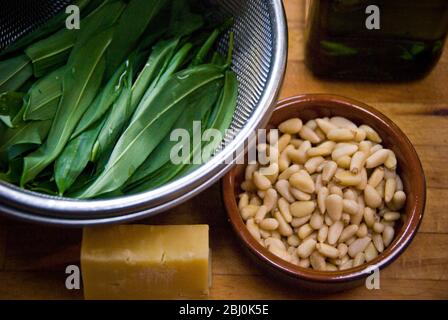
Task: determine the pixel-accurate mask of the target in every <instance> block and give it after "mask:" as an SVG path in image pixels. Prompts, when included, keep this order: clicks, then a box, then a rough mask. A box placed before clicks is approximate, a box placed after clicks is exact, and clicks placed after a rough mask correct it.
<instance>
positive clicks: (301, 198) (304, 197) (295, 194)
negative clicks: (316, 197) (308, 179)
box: [289, 187, 311, 201]
mask: <svg viewBox="0 0 448 320" xmlns="http://www.w3.org/2000/svg"><path fill="white" fill-rule="evenodd" d="M289 192H291V194H292V195H293V197H294V198H296V200H299V201H308V200H310V199H311V195H309V194H308V193H305V192H302V191H300V190H299V189H296V188H293V187H289Z"/></svg>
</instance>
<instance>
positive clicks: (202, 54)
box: [191, 29, 219, 66]
mask: <svg viewBox="0 0 448 320" xmlns="http://www.w3.org/2000/svg"><path fill="white" fill-rule="evenodd" d="M218 36H219V30H218V29H215V30H213V32H212V33H211V34H210V36H209V37H208V38H207V40H206V41H205V42H204V44H203V45H202V47H201V48H200V49H199V51H198V53H197V54H196V56H195V57H194V59H193V61H192V62H191V65H192V66H197V65H200V64H203V63H204V61H205V58H206V57H207V55H208V53H209V52H210V50H211V48H212V46H213V45H214V44H215V42H216V40H217V39H218Z"/></svg>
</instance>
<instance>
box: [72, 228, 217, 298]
mask: <svg viewBox="0 0 448 320" xmlns="http://www.w3.org/2000/svg"><path fill="white" fill-rule="evenodd" d="M209 264H210V262H209V241H208V226H207V225H189V226H147V225H121V226H107V227H98V228H85V229H84V232H83V240H82V249H81V270H82V278H83V284H84V297H85V299H181V298H200V297H202V296H205V295H207V294H208V291H209V267H210V265H209Z"/></svg>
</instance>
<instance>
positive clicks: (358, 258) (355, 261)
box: [353, 252, 366, 267]
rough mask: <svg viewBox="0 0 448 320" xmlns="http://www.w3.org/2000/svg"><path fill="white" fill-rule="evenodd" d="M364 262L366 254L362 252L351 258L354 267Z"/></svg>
mask: <svg viewBox="0 0 448 320" xmlns="http://www.w3.org/2000/svg"><path fill="white" fill-rule="evenodd" d="M364 262H366V256H365V255H364V252H359V253H358V254H357V255H356V256H355V258H354V259H353V266H354V267H357V266H360V265H362V264H363V263H364Z"/></svg>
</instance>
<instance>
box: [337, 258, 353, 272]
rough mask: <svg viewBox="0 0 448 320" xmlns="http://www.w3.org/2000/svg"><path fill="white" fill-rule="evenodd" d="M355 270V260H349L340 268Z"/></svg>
mask: <svg viewBox="0 0 448 320" xmlns="http://www.w3.org/2000/svg"><path fill="white" fill-rule="evenodd" d="M350 268H353V259H352V260H348V261H347V262H345V263H343V264H342V265H341V266H340V267H339V270H341V271H342V270H347V269H350Z"/></svg>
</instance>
